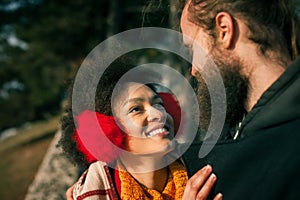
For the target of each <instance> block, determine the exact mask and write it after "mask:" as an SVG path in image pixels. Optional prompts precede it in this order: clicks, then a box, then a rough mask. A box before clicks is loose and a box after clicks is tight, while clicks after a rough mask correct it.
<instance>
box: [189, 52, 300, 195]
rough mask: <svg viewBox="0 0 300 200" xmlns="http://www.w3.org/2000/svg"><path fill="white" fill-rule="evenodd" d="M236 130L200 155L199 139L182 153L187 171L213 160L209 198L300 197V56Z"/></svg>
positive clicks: (195, 169)
mask: <svg viewBox="0 0 300 200" xmlns="http://www.w3.org/2000/svg"><path fill="white" fill-rule="evenodd" d="M239 132H240V136H239V137H238V138H237V139H236V140H227V141H220V142H218V143H217V144H216V145H215V146H214V148H213V150H212V151H211V152H210V153H209V154H208V155H207V156H206V157H204V158H202V159H199V158H198V152H199V149H200V146H201V145H202V143H201V142H197V141H195V142H194V144H192V145H191V147H190V148H189V149H188V151H187V152H186V153H185V154H184V156H183V159H184V162H185V164H186V166H187V170H188V173H189V175H190V176H191V175H193V174H194V173H195V172H197V171H198V170H199V169H200V168H202V167H203V166H205V165H206V164H211V165H212V166H213V172H214V173H215V174H216V175H217V179H218V180H217V183H216V185H215V187H214V189H213V191H212V195H211V197H213V196H214V195H215V194H216V193H218V192H221V193H223V195H224V199H229V200H231V199H256V200H257V199H263V200H267V199H300V58H298V59H297V60H296V61H295V62H294V63H293V64H292V65H290V66H289V67H288V68H287V70H286V71H285V72H284V73H283V74H282V76H281V77H279V79H278V80H277V81H276V82H275V83H274V84H273V85H272V86H271V87H270V88H269V89H268V90H267V91H266V92H265V93H264V94H263V95H262V97H261V99H260V100H259V101H258V102H257V104H256V105H255V106H254V108H253V109H252V110H251V111H250V112H249V113H248V114H247V116H246V118H245V119H244V120H243V123H242V126H241V128H240V131H239Z"/></svg>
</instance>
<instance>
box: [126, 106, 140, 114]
mask: <svg viewBox="0 0 300 200" xmlns="http://www.w3.org/2000/svg"><path fill="white" fill-rule="evenodd" d="M141 110H142V109H141V108H140V107H133V108H131V109H130V110H129V113H136V112H140V111H141Z"/></svg>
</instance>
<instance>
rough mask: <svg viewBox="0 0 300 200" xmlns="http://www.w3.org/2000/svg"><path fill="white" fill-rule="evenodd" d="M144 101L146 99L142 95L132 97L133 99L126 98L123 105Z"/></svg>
mask: <svg viewBox="0 0 300 200" xmlns="http://www.w3.org/2000/svg"><path fill="white" fill-rule="evenodd" d="M144 101H145V99H143V98H140V97H137V98H132V99H128V100H126V101H125V102H124V103H123V106H125V105H126V104H128V103H141V102H144Z"/></svg>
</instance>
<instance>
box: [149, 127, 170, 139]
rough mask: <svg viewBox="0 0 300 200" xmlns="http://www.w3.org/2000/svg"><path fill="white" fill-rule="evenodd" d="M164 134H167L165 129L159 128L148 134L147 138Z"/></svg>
mask: <svg viewBox="0 0 300 200" xmlns="http://www.w3.org/2000/svg"><path fill="white" fill-rule="evenodd" d="M164 132H167V129H165V128H159V129H156V130H154V131H151V132H150V133H148V134H147V137H153V136H155V135H158V134H160V133H164Z"/></svg>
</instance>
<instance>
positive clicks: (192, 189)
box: [182, 165, 223, 200]
mask: <svg viewBox="0 0 300 200" xmlns="http://www.w3.org/2000/svg"><path fill="white" fill-rule="evenodd" d="M216 180H217V177H216V175H215V174H214V173H212V167H211V166H210V165H207V166H205V167H203V168H202V169H200V170H199V171H198V172H197V173H196V174H194V175H193V176H192V177H191V178H190V179H189V181H188V182H187V185H186V188H185V190H184V194H183V197H182V199H183V200H190V199H197V200H205V199H207V197H208V195H209V193H210V190H211V189H212V187H213V185H214V184H215V182H216ZM222 199H223V195H222V194H221V193H219V194H217V195H216V196H215V198H214V200H222Z"/></svg>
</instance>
